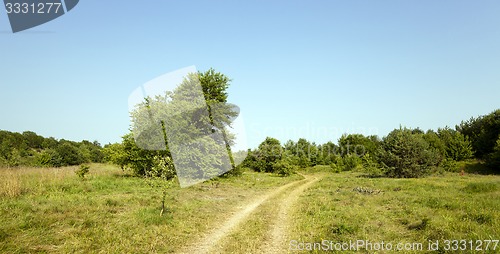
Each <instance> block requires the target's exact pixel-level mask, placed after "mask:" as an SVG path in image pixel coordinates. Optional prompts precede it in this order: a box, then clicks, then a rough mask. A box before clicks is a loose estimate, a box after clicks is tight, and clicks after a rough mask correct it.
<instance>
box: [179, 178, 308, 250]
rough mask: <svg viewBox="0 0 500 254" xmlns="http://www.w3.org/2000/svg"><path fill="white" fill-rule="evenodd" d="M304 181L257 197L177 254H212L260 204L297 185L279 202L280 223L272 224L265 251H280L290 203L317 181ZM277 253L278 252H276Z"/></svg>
mask: <svg viewBox="0 0 500 254" xmlns="http://www.w3.org/2000/svg"><path fill="white" fill-rule="evenodd" d="M304 178H305V179H303V180H300V181H295V182H292V183H288V184H286V185H284V186H281V187H279V188H277V189H275V190H273V191H272V192H270V193H268V194H265V195H263V196H260V197H258V198H257V199H254V200H252V201H251V202H250V203H248V204H246V205H244V206H243V207H242V208H241V209H240V210H238V211H237V212H236V213H234V214H233V216H232V217H230V218H229V219H228V220H227V221H226V222H225V223H224V224H223V225H222V226H220V227H218V228H215V229H214V230H212V231H210V232H209V233H207V234H206V235H205V236H204V237H203V238H202V239H201V240H199V241H198V242H196V243H194V244H192V245H191V247H190V248H187V249H184V250H182V251H180V252H179V253H190V254H192V253H212V252H214V251H215V250H213V248H214V247H215V246H217V244H218V243H219V242H220V240H221V239H223V238H224V237H225V236H227V235H229V234H230V233H231V232H232V231H234V230H235V229H237V228H238V226H239V225H240V224H241V223H242V222H244V221H245V219H246V218H247V217H248V216H249V215H250V214H251V213H252V212H253V211H254V210H255V209H257V208H258V207H259V206H260V205H261V204H262V203H264V202H265V201H267V200H269V199H270V198H273V197H275V196H277V195H279V194H281V193H282V192H284V191H285V190H286V189H288V188H290V187H292V186H294V185H298V187H297V188H296V189H294V190H293V191H292V192H291V193H290V195H289V196H288V197H287V198H286V199H285V200H283V201H282V202H281V204H280V212H279V215H278V219H277V220H279V221H280V223H278V222H274V223H273V225H275V227H274V229H273V231H272V237H271V241H270V242H269V243H268V244H267V246H269V248H266V249H269V250H270V249H273V250H275V249H278V250H280V249H281V248H280V247H281V246H282V243H283V239H284V234H285V233H286V228H285V227H284V226H283V225H285V224H283V223H281V221H282V220H283V221H285V220H286V216H287V212H288V210H289V208H290V205H291V204H292V202H294V201H295V200H296V199H297V198H298V196H299V194H300V193H301V192H302V191H303V190H304V189H305V188H307V187H308V186H309V185H311V184H312V183H314V182H315V181H316V180H317V179H315V178H312V177H310V176H304ZM278 252H279V251H278ZM278 252H269V253H278Z"/></svg>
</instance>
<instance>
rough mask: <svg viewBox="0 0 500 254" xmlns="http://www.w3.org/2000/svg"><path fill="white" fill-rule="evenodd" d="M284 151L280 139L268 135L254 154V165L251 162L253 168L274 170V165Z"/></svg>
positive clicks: (266, 170) (261, 170) (267, 170)
mask: <svg viewBox="0 0 500 254" xmlns="http://www.w3.org/2000/svg"><path fill="white" fill-rule="evenodd" d="M282 152H283V148H282V147H281V144H280V141H279V140H277V139H275V138H271V137H267V138H266V140H264V142H262V143H261V144H260V145H259V147H258V149H257V151H255V152H254V153H253V154H252V156H253V158H254V161H253V163H252V164H253V165H252V164H251V166H253V167H252V169H254V170H256V171H260V172H274V168H273V165H274V163H276V162H277V161H279V160H280V159H281V155H282Z"/></svg>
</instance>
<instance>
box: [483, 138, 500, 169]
mask: <svg viewBox="0 0 500 254" xmlns="http://www.w3.org/2000/svg"><path fill="white" fill-rule="evenodd" d="M486 164H487V165H488V166H489V167H491V168H494V169H496V171H497V172H500V136H499V137H498V139H497V142H496V145H495V148H494V149H493V153H490V154H489V155H488V157H487V158H486Z"/></svg>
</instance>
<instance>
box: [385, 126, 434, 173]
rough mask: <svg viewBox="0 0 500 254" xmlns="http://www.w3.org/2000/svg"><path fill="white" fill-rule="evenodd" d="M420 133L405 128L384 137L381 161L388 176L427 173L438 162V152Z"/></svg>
mask: <svg viewBox="0 0 500 254" xmlns="http://www.w3.org/2000/svg"><path fill="white" fill-rule="evenodd" d="M422 135H423V134H421V133H412V131H411V130H409V129H407V128H404V129H403V128H399V129H395V130H393V131H392V132H391V133H389V135H387V137H385V138H384V141H383V142H384V144H383V145H384V150H385V151H384V154H383V155H382V157H381V162H382V163H383V164H384V165H385V166H386V172H385V173H386V175H387V176H389V177H401V178H411V177H421V176H424V175H426V174H429V173H430V171H431V169H432V167H434V166H436V165H438V164H439V162H440V161H441V156H440V154H439V152H438V151H437V150H436V149H434V148H431V147H429V144H428V143H427V142H426V141H425V140H424V138H423V137H422Z"/></svg>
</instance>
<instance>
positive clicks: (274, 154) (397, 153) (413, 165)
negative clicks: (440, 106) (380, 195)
mask: <svg viewBox="0 0 500 254" xmlns="http://www.w3.org/2000/svg"><path fill="white" fill-rule="evenodd" d="M471 159H475V160H478V161H480V162H484V165H485V166H487V167H489V168H490V169H491V170H492V171H493V172H497V173H500V110H496V111H494V112H492V113H490V114H488V115H485V116H480V117H477V118H471V119H469V120H467V121H462V122H461V123H460V124H459V125H457V126H456V127H455V128H454V129H452V128H449V127H444V128H440V129H438V130H437V131H434V130H428V131H425V132H424V131H423V130H421V129H419V128H415V129H411V128H406V127H399V128H397V129H394V130H393V131H391V132H390V133H389V134H388V135H387V136H385V137H383V138H379V137H378V136H364V135H362V134H345V135H343V136H342V137H341V138H340V139H339V140H338V142H337V143H336V144H335V143H333V142H327V143H325V144H320V145H317V144H315V143H314V142H312V143H311V142H309V141H307V140H306V139H303V138H301V139H299V140H298V141H296V142H295V141H292V140H289V141H287V142H286V143H285V144H283V145H282V144H281V143H280V141H279V140H277V139H275V138H271V137H268V138H266V140H264V142H262V143H261V144H260V145H259V147H258V148H257V149H254V150H249V151H248V156H247V158H246V159H245V160H244V162H243V163H242V165H241V166H242V167H246V168H250V169H253V170H255V171H260V172H273V173H278V174H281V175H288V174H291V173H292V172H294V171H295V170H296V169H298V168H305V167H314V166H317V165H325V166H329V167H330V168H331V170H332V171H335V172H339V171H348V170H353V169H360V170H364V171H366V172H369V173H371V174H375V175H384V176H388V177H403V178H408V177H422V176H425V175H428V174H430V173H432V172H436V171H440V170H446V171H454V172H456V171H459V170H461V168H460V167H459V164H458V162H461V161H466V160H471Z"/></svg>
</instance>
